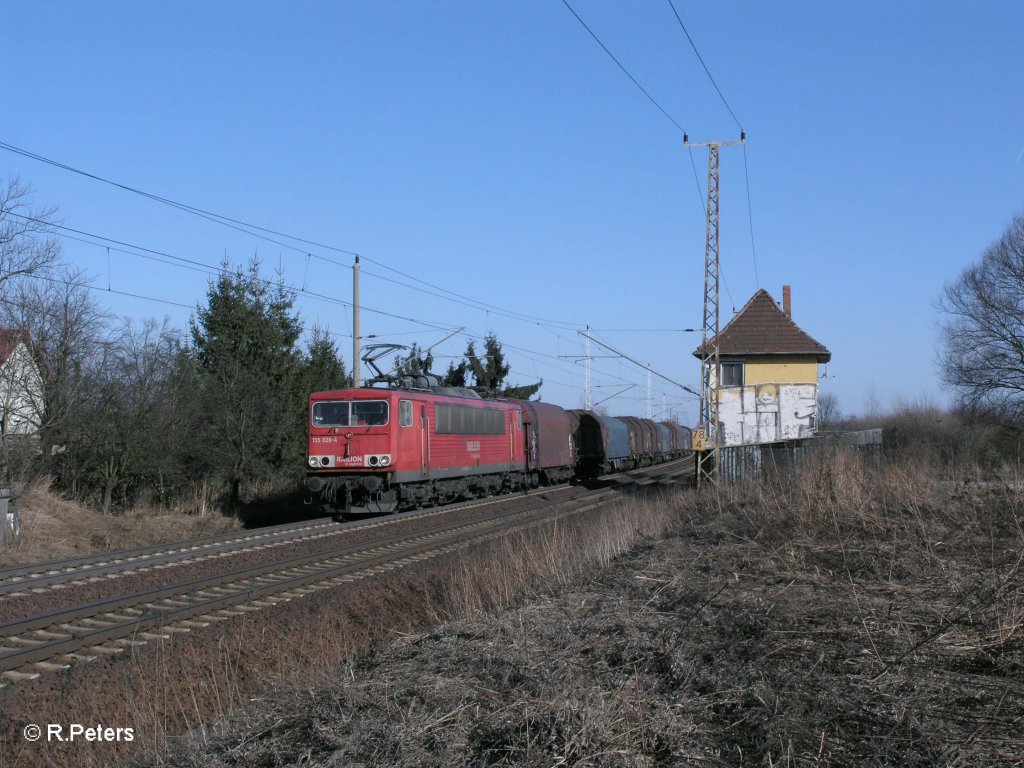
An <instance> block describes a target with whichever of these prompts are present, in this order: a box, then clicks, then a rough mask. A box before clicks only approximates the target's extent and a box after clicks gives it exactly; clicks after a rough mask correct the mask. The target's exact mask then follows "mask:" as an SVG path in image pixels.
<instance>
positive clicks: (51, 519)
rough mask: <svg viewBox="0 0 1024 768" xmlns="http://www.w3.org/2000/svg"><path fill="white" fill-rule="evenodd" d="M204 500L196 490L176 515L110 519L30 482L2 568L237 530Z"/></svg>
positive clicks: (141, 513) (142, 510) (155, 512)
mask: <svg viewBox="0 0 1024 768" xmlns="http://www.w3.org/2000/svg"><path fill="white" fill-rule="evenodd" d="M204 501H205V493H204V491H203V489H198V490H197V494H196V499H195V500H194V503H191V504H188V505H184V506H182V507H181V508H180V509H177V510H166V509H160V508H153V507H144V506H140V507H136V508H135V509H133V510H130V511H129V512H127V513H126V514H124V515H119V516H113V515H104V514H101V513H99V512H94V511H92V510H90V509H88V508H87V507H85V506H83V505H81V504H78V503H76V502H73V501H69V500H68V499H65V498H62V497H61V496H59V495H57V494H55V493H53V492H52V491H50V490H49V488H48V487H47V485H46V484H45V483H41V482H38V483H33V484H30V485H29V486H27V487H26V489H25V492H24V495H23V496H22V499H21V504H22V508H21V538H20V540H19V541H18V542H17V543H16V544H15V545H14V546H12V547H10V548H8V549H0V566H4V565H16V564H19V563H30V562H35V561H41V560H56V559H61V558H67V557H75V556H78V555H85V554H90V553H93V552H109V551H112V550H119V549H130V548H133V547H142V546H147V545H149V544H160V543H164V542H172V541H183V540H185V539H194V538H197V537H200V536H206V535H211V534H215V533H220V532H221V531H228V530H235V529H238V528H240V527H241V525H240V523H239V522H238V521H237V520H236V519H234V518H229V517H225V516H224V515H221V514H219V513H216V512H211V511H209V505H206V504H204V503H203V502H204ZM185 510H188V511H185ZM196 512H198V514H196Z"/></svg>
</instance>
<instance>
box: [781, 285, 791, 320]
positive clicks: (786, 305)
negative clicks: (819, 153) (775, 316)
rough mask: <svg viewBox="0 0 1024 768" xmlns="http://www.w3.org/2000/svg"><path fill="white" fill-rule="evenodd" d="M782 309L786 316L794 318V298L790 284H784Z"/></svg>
mask: <svg viewBox="0 0 1024 768" xmlns="http://www.w3.org/2000/svg"><path fill="white" fill-rule="evenodd" d="M782 311H783V312H785V313H786V317H788V318H790V319H792V318H793V299H792V298H791V296H790V292H789V286H788V285H784V286H782Z"/></svg>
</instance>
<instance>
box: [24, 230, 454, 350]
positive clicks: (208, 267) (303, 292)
mask: <svg viewBox="0 0 1024 768" xmlns="http://www.w3.org/2000/svg"><path fill="white" fill-rule="evenodd" d="M8 215H11V216H17V217H18V218H20V219H25V220H27V221H32V222H34V223H38V224H44V225H46V226H47V227H50V228H52V229H57V230H62V231H66V232H74V233H75V234H77V235H84V236H85V237H91V238H93V239H95V240H102V241H104V242H107V243H114V244H116V245H120V246H124V247H125V248H132V249H135V251H144V252H145V253H150V254H155V255H157V256H163V257H165V258H167V259H172V260H173V261H170V262H165V263H167V264H168V265H170V266H177V267H181V266H184V265H196V266H198V267H202V268H204V269H205V270H207V271H209V273H210V274H219V273H221V272H223V271H224V270H223V269H222V268H219V267H214V266H213V265H211V264H206V263H204V262H201V261H195V260H193V259H186V258H184V257H181V256H174V255H173V254H170V253H165V252H164V251H158V250H155V249H153V248H146V247H144V246H141V245H135V244H134V243H126V242H124V241H123V240H116V239H114V238H110V237H106V236H104V235H98V234H96V233H94V232H86V231H84V230H81V229H74V228H73V227H67V226H64V225H63V224H55V223H53V222H48V221H44V220H42V219H36V218H33V217H31V216H24V215H22V214H20V213H14V212H13V211H9V212H8ZM55 234H57V236H58V237H66V235H65V234H63V232H57V233H55ZM75 239H77V238H75ZM92 244H93V245H96V246H97V247H105V246H102V245H100V244H98V243H92ZM112 250H116V251H118V252H119V253H125V254H127V255H130V256H138V257H141V258H146V257H144V256H143V255H142V254H140V253H134V252H132V251H126V250H123V249H121V248H112ZM176 262H183V264H178V263H176ZM255 280H256V281H257V282H259V283H262V284H264V285H267V286H271V287H273V286H274V285H276V283H274V282H273V281H272V280H268V279H266V278H261V277H257V278H255ZM288 290H289V291H292V292H294V293H296V294H300V295H303V296H309V297H310V298H314V299H318V300H320V301H326V302H329V303H331V304H338V305H340V306H343V307H351V306H352V302H350V301H345V300H344V299H339V298H336V297H334V296H328V295H326V294H322V293H317V292H315V291H310V290H302V289H299V288H295V287H293V286H289V287H288ZM183 306H184V305H183ZM360 308H361V309H363V310H366V311H367V312H372V313H374V314H377V315H383V316H385V317H391V318H394V319H396V320H405V321H407V322H410V323H415V324H417V325H424V326H427V327H429V328H432V329H434V330H451V326H447V325H442V324H440V323H434V322H430V321H426V320H417V319H415V318H411V317H406V316H404V315H398V314H395V313H393V312H386V311H384V310H382V309H375V308H373V307H368V306H365V305H361V307H360Z"/></svg>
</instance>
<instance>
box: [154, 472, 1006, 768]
mask: <svg viewBox="0 0 1024 768" xmlns="http://www.w3.org/2000/svg"><path fill="white" fill-rule="evenodd" d="M1022 505H1024V495H1022V493H1021V491H1020V485H1018V484H1016V483H1015V482H1012V481H1006V482H1004V481H1002V480H995V481H986V482H984V483H978V482H971V483H968V484H964V483H962V482H961V483H952V482H950V480H949V478H948V476H945V475H943V474H940V473H938V472H937V471H935V470H933V469H932V468H930V467H928V466H919V465H911V464H909V463H904V464H900V465H896V466H890V467H888V468H886V469H885V470H882V471H877V470H875V469H874V468H872V467H870V466H865V465H864V464H862V463H860V462H859V461H856V460H853V459H851V458H850V457H848V456H845V455H837V456H834V457H831V458H829V459H827V460H823V461H822V462H821V463H819V464H817V465H815V466H811V467H808V468H806V470H805V473H804V474H803V475H802V476H801V477H799V478H797V479H795V480H794V479H793V478H790V479H789V480H788V481H787V480H786V479H784V478H776V479H775V480H772V481H768V482H765V483H762V484H759V485H750V486H744V487H736V488H725V489H722V490H721V491H719V492H713V493H703V494H700V495H698V494H686V495H680V496H678V497H676V498H674V499H672V500H670V501H666V502H664V503H662V504H661V505H660V506H657V505H655V506H651V507H644V508H633V509H631V510H628V515H626V516H622V515H618V516H607V517H606V518H604V519H605V520H606V521H607V522H608V529H607V531H608V532H610V533H611V534H612V535H610V536H609V535H608V534H607V532H606V533H605V534H600V535H599V534H597V533H596V529H594V530H592V531H590V532H588V533H584V532H582V531H576V532H572V531H566V532H565V537H564V538H558V537H557V536H556V535H551V536H550V537H548V538H545V537H543V536H541V537H540V538H537V539H531V538H528V539H527V540H524V541H521V542H518V543H516V544H514V545H512V546H511V547H509V548H499V549H498V551H497V553H496V554H497V555H498V557H495V558H491V559H490V560H483V559H478V558H475V557H474V558H472V559H466V560H465V562H464V567H462V568H460V569H458V570H456V572H455V575H454V576H453V577H451V578H448V579H447V580H446V581H445V582H442V584H441V585H442V586H443V589H442V590H440V591H437V592H432V593H431V592H429V591H428V593H427V594H426V595H425V596H426V597H427V598H428V599H427V600H426V603H427V604H430V605H432V606H434V607H433V608H432V611H431V612H432V613H433V614H434V615H436V616H437V617H442V618H443V617H455V616H457V615H458V614H459V613H460V610H459V609H457V608H456V605H459V606H461V610H462V611H467V612H468V615H467V616H466V617H465V618H461V619H457V620H452V621H449V622H448V623H445V624H443V625H441V626H440V627H439V628H437V629H435V630H433V631H431V632H429V633H426V634H424V633H422V630H418V629H416V628H415V626H413V625H414V624H415V622H409V626H407V628H406V629H405V630H404V632H405V634H404V635H403V636H401V637H400V638H399V639H398V640H397V641H396V642H393V643H392V644H391V645H389V646H387V647H378V648H377V649H376V650H375V651H373V652H371V653H369V654H367V655H364V656H362V657H359V658H357V659H355V660H351V661H345V662H343V663H341V664H339V665H335V666H334V667H333V668H332V669H331V670H330V677H331V679H329V680H321V681H320V682H319V684H314V682H315V681H311V682H310V683H309V684H306V685H304V686H295V685H287V684H285V685H282V686H280V687H279V688H278V689H277V690H275V691H273V692H271V693H270V694H268V695H267V696H265V698H263V699H262V700H261V701H259V702H258V703H257V705H256V706H255V707H252V708H250V709H248V710H247V711H243V712H236V713H234V714H233V715H232V717H231V718H228V719H226V720H224V721H222V722H220V723H219V724H218V725H216V726H215V727H213V728H211V729H203V730H202V731H200V732H198V733H197V736H196V737H195V738H192V739H189V740H185V741H183V742H182V743H180V744H178V745H177V746H176V747H175V748H174V749H172V750H171V751H169V752H164V753H162V754H160V755H156V754H150V755H149V756H147V757H145V758H144V759H140V760H139V764H144V765H189V766H237V767H239V768H249V767H255V766H261V767H262V766H279V765H293V764H309V765H354V766H362V765H367V766H369V765H373V766H409V765H421V766H434V765H480V766H489V765H527V766H554V765H564V766H570V765H572V766H670V765H672V766H674V765H718V766H726V765H729V766H747V765H750V766H754V765H757V766H772V767H773V768H774V766H825V765H830V766H862V765H886V766H894V767H895V766H901V767H902V766H932V765H942V766H997V765H999V766H1002V765H1021V764H1024V737H1022V736H1021V734H1022V733H1024V684H1022V683H1021V679H1022V674H1024V637H1022V633H1024V574H1022V555H1021V551H1022V550H1021V542H1022V538H1024V537H1022V528H1021V525H1022V521H1024V517H1022V510H1024V506H1022ZM672 519H675V520H676V527H675V528H674V529H673V531H672V532H671V534H670V535H668V536H667V537H666V538H664V539H663V540H661V541H659V542H657V543H656V544H653V545H647V546H644V547H641V548H640V549H639V550H635V551H634V552H632V553H631V554H628V555H625V556H622V557H620V558H618V559H616V560H612V558H613V557H614V553H615V552H616V551H620V550H621V548H622V547H624V546H628V540H629V536H628V535H626V536H624V537H622V538H618V539H617V532H618V531H621V530H622V529H620V528H619V526H620V525H621V524H622V523H623V521H625V522H626V524H627V525H628V526H629V527H630V528H632V534H633V535H635V534H637V533H642V532H643V531H644V530H645V528H646V527H647V526H651V528H650V531H649V532H650V533H652V534H655V533H657V532H658V531H659V530H660V529H662V528H663V527H664V526H665V525H666V524H667V523H668V522H669V521H671V520H672ZM604 541H608V542H610V543H609V546H608V547H607V548H606V549H604V545H603V544H602V543H599V542H604ZM586 542H589V543H590V545H591V546H592V547H593V549H592V551H593V552H597V553H601V552H604V554H603V555H600V554H599V557H598V559H599V560H603V561H605V562H609V566H608V567H606V568H604V569H603V570H602V571H600V572H599V573H598V574H597V576H596V578H590V579H589V580H588V579H579V578H577V579H576V580H573V574H577V575H579V574H581V573H583V572H584V570H583V569H584V566H583V563H584V562H585V561H586V558H584V557H582V556H581V555H580V554H579V553H578V551H577V550H578V548H579V547H580V546H582V545H583V544H585V543H586ZM559 563H565V564H567V567H566V568H564V569H563V568H562V567H560V566H559V565H558V564H559ZM535 569H539V570H535ZM530 574H533V576H531V575H530ZM537 574H539V576H537ZM538 584H539V586H540V588H539V589H538ZM525 585H532V588H531V589H532V592H531V599H530V601H529V602H527V603H525V604H524V603H521V602H517V600H516V594H517V590H518V589H520V588H521V587H523V586H525ZM444 596H447V597H444ZM503 606H505V608H504V609H503V610H502V607H503ZM391 607H392V608H397V607H399V604H397V603H396V604H394V605H392V606H391ZM492 612H493V613H492ZM300 644H301V643H300Z"/></svg>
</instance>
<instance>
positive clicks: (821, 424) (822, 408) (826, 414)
mask: <svg viewBox="0 0 1024 768" xmlns="http://www.w3.org/2000/svg"><path fill="white" fill-rule="evenodd" d="M841 418H843V414H842V411H841V410H840V409H839V398H838V397H836V395H835V393H834V392H822V393H820V394H819V395H818V429H819V430H820V431H824V430H827V429H834V428H835V426H836V424H838V423H839V420H840V419H841Z"/></svg>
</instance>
